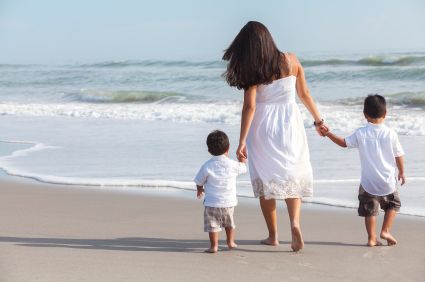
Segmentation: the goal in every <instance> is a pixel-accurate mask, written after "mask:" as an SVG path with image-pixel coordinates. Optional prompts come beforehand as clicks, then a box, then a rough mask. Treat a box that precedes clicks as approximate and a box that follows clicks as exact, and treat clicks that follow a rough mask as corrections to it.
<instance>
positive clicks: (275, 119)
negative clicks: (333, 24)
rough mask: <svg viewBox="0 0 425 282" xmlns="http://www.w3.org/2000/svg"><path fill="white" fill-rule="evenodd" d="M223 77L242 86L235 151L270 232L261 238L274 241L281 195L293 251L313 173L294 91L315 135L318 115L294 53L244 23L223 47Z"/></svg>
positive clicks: (299, 241)
mask: <svg viewBox="0 0 425 282" xmlns="http://www.w3.org/2000/svg"><path fill="white" fill-rule="evenodd" d="M223 60H226V61H228V65H227V71H226V72H225V74H224V75H225V77H226V80H227V82H228V83H229V85H230V86H236V87H237V88H238V89H244V101H243V108H242V120H241V132H240V139H239V146H238V149H237V152H236V155H237V157H238V159H239V160H240V161H243V160H244V159H246V158H248V164H249V172H250V177H251V183H252V187H253V190H254V194H255V197H259V198H260V206H261V210H262V212H263V216H264V219H265V221H266V224H267V228H268V231H269V236H268V237H267V238H266V239H264V240H262V241H261V242H262V243H263V244H266V245H273V246H276V245H278V244H279V241H278V234H277V222H276V219H277V218H276V200H277V199H284V200H285V202H286V205H287V208H288V214H289V218H290V222H291V232H292V244H291V248H292V250H293V251H299V250H300V249H302V248H303V246H304V242H303V239H302V233H301V229H300V210H301V199H302V197H311V196H312V195H313V186H312V182H313V175H312V168H311V164H310V155H309V150H308V145H307V138H306V133H305V129H304V123H303V119H302V117H301V114H300V111H299V108H298V105H297V103H296V101H295V93H297V94H298V97H299V98H300V100H301V102H302V103H303V104H304V106H305V107H306V108H307V110H308V111H309V112H310V114H311V115H312V117H313V120H314V125H315V126H316V130H317V132H318V133H319V134H320V127H322V128H325V125H324V124H323V119H322V118H321V115H320V113H319V111H318V110H317V108H316V105H315V103H314V101H313V98H312V97H311V96H310V92H309V90H308V88H307V84H306V80H305V76H304V70H303V68H302V66H301V64H300V62H299V61H298V59H297V57H296V56H295V54H292V53H282V52H281V51H279V49H277V47H276V45H275V43H274V41H273V38H272V36H271V34H270V32H269V31H268V30H267V28H266V27H265V26H264V25H263V24H261V23H259V22H254V21H251V22H248V23H247V24H246V25H245V26H244V27H243V28H242V29H241V31H240V32H239V34H238V35H237V36H236V38H235V39H234V40H233V42H232V44H231V45H230V46H229V48H228V49H227V50H226V51H225V54H224V55H223Z"/></svg>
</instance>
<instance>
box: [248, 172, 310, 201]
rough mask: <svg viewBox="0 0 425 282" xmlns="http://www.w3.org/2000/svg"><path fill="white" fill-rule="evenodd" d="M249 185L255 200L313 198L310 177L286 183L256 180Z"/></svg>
mask: <svg viewBox="0 0 425 282" xmlns="http://www.w3.org/2000/svg"><path fill="white" fill-rule="evenodd" d="M251 183H252V188H253V191H254V195H255V197H256V198H259V197H264V198H265V199H266V200H270V199H290V198H303V197H313V179H312V178H310V177H306V178H302V179H298V180H286V181H282V180H279V181H277V180H274V179H272V180H270V181H268V182H267V183H264V182H263V181H262V180H261V179H259V178H257V179H254V180H252V181H251Z"/></svg>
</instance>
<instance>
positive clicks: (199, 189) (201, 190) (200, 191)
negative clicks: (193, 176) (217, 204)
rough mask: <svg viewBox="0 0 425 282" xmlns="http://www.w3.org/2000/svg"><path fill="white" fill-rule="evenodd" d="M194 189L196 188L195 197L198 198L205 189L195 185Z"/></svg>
mask: <svg viewBox="0 0 425 282" xmlns="http://www.w3.org/2000/svg"><path fill="white" fill-rule="evenodd" d="M196 190H197V193H196V197H198V199H200V198H201V197H202V194H203V193H204V191H205V190H204V186H199V185H196Z"/></svg>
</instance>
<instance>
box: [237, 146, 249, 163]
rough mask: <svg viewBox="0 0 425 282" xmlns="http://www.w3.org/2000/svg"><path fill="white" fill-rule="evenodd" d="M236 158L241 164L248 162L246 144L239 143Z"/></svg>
mask: <svg viewBox="0 0 425 282" xmlns="http://www.w3.org/2000/svg"><path fill="white" fill-rule="evenodd" d="M236 157H237V158H238V161H240V162H241V163H245V162H246V160H247V159H248V155H247V153H246V144H245V143H239V146H238V149H237V150H236Z"/></svg>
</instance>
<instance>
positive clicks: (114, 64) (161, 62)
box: [77, 60, 226, 68]
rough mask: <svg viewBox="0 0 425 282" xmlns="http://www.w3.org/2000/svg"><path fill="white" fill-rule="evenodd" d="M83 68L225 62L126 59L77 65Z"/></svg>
mask: <svg viewBox="0 0 425 282" xmlns="http://www.w3.org/2000/svg"><path fill="white" fill-rule="evenodd" d="M77 66H78V67H83V68H123V67H201V68H223V67H225V66H226V64H225V62H223V61H219V60H211V61H185V60H180V61H165V60H124V61H106V62H99V63H94V64H81V65H77Z"/></svg>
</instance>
